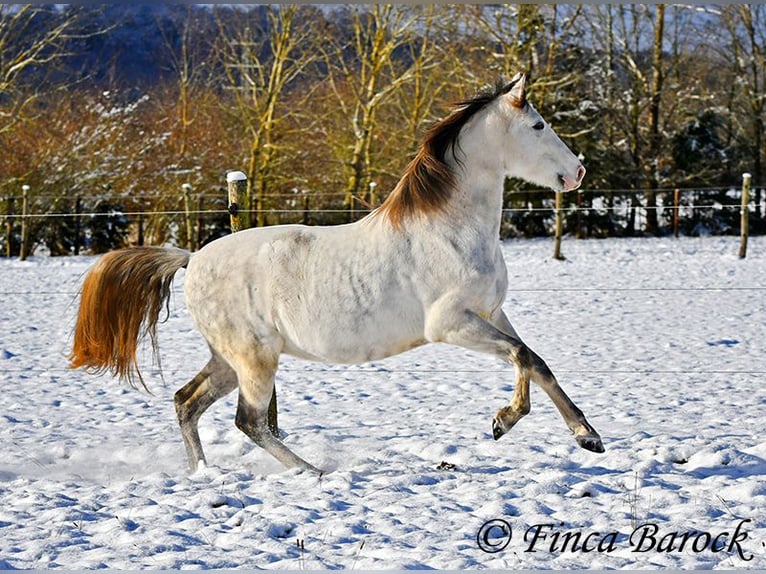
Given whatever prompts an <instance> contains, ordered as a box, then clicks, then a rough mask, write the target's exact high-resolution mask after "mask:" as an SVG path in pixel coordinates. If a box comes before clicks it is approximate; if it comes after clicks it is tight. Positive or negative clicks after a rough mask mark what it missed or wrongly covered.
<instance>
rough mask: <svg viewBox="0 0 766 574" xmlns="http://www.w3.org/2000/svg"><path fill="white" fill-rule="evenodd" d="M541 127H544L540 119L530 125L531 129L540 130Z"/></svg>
mask: <svg viewBox="0 0 766 574" xmlns="http://www.w3.org/2000/svg"><path fill="white" fill-rule="evenodd" d="M543 128H545V123H544V122H541V121H540V122H537V123H536V124H535V125H533V126H532V129H533V130H537V131H540V130H541V129H543Z"/></svg>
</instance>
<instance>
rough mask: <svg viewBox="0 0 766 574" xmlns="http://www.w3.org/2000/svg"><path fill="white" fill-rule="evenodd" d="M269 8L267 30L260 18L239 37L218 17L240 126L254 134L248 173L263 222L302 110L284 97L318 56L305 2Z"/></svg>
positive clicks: (250, 192)
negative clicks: (285, 130)
mask: <svg viewBox="0 0 766 574" xmlns="http://www.w3.org/2000/svg"><path fill="white" fill-rule="evenodd" d="M265 12H266V29H262V28H261V26H260V23H259V22H258V21H255V22H254V27H253V28H251V27H250V26H245V27H244V28H240V29H239V30H238V31H237V32H235V33H234V34H233V35H231V32H230V28H228V27H226V26H224V25H223V22H222V21H221V20H220V18H219V20H218V25H219V36H220V40H221V50H220V56H221V58H222V60H223V63H224V67H225V70H226V76H227V78H228V84H229V87H230V88H231V90H230V91H231V93H232V94H233V99H234V104H235V110H236V113H237V116H238V119H239V123H240V127H241V129H242V130H243V131H245V132H246V133H247V134H248V135H249V142H250V143H249V146H248V152H247V166H246V170H245V171H246V175H247V177H248V197H249V198H250V206H249V209H250V211H253V210H255V211H256V212H257V218H256V221H255V223H256V224H257V225H258V226H263V225H265V224H266V213H265V211H264V209H265V207H266V202H265V199H266V196H267V193H268V192H269V189H270V187H271V185H272V184H273V180H274V177H275V165H276V162H277V160H278V159H279V157H278V156H279V154H280V151H281V150H280V145H279V143H278V142H277V139H278V134H279V132H280V129H281V126H282V125H283V124H285V123H286V121H287V119H288V116H289V115H290V114H291V113H297V112H298V111H299V110H300V107H299V106H295V102H293V103H292V104H293V105H292V107H291V108H287V107H285V106H283V105H282V104H283V103H284V102H283V98H284V96H285V94H286V91H287V88H288V86H289V85H290V84H291V83H292V82H294V81H295V80H296V79H297V78H299V77H300V76H301V74H303V73H304V71H305V70H306V68H307V67H308V66H309V65H311V64H312V62H313V61H314V60H315V54H314V53H313V52H311V51H309V50H305V49H304V48H305V46H306V45H307V43H308V38H310V36H311V26H310V25H309V24H310V20H308V18H307V16H306V15H303V16H302V7H301V6H300V5H296V4H293V5H279V6H275V5H269V6H267V7H266V8H265ZM256 14H257V11H256ZM309 95H310V92H307V93H306V94H305V97H308V96H309ZM282 151H283V150H282Z"/></svg>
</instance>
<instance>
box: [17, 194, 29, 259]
mask: <svg viewBox="0 0 766 574" xmlns="http://www.w3.org/2000/svg"><path fill="white" fill-rule="evenodd" d="M28 212H29V186H28V185H22V186H21V247H20V249H19V259H20V260H21V261H26V259H27V243H28V240H29V225H27V213H28Z"/></svg>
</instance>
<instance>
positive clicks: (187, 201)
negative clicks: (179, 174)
mask: <svg viewBox="0 0 766 574" xmlns="http://www.w3.org/2000/svg"><path fill="white" fill-rule="evenodd" d="M181 191H182V192H183V194H184V219H185V220H186V249H187V250H189V251H194V239H193V234H194V232H193V229H192V218H191V192H192V186H191V184H190V183H184V184H182V185H181Z"/></svg>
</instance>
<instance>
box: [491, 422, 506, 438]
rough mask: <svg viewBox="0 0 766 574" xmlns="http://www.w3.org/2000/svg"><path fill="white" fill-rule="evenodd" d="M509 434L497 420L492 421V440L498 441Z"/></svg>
mask: <svg viewBox="0 0 766 574" xmlns="http://www.w3.org/2000/svg"><path fill="white" fill-rule="evenodd" d="M507 432H508V429H506V428H503V425H502V424H501V423H500V421H498V420H497V419H492V438H494V439H495V440H498V439H499V438H500V437H501V436H503V435H504V434H505V433H507Z"/></svg>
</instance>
